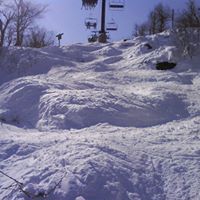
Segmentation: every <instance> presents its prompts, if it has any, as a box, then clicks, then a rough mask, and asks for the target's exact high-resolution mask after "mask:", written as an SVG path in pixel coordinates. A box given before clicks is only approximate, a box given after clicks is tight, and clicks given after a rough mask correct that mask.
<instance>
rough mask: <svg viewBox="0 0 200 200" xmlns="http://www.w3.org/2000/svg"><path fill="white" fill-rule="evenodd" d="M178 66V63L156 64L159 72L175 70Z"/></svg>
mask: <svg viewBox="0 0 200 200" xmlns="http://www.w3.org/2000/svg"><path fill="white" fill-rule="evenodd" d="M175 66H176V63H169V62H159V63H157V64H156V69H157V70H167V69H173V68H174V67H175Z"/></svg>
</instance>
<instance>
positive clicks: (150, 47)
mask: <svg viewBox="0 0 200 200" xmlns="http://www.w3.org/2000/svg"><path fill="white" fill-rule="evenodd" d="M144 46H145V47H147V49H153V47H152V46H151V45H150V44H148V43H146V44H145V45H144Z"/></svg>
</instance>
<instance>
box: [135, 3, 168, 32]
mask: <svg viewBox="0 0 200 200" xmlns="http://www.w3.org/2000/svg"><path fill="white" fill-rule="evenodd" d="M170 20H171V10H170V8H169V7H168V6H164V5H163V4H162V3H159V4H157V5H156V6H155V7H154V9H153V10H152V11H151V12H150V14H149V16H148V20H147V21H146V22H145V23H143V24H141V25H137V26H135V29H137V30H135V32H137V34H138V35H146V34H155V33H160V32H163V31H165V30H166V29H167V28H168V25H169V21H170Z"/></svg>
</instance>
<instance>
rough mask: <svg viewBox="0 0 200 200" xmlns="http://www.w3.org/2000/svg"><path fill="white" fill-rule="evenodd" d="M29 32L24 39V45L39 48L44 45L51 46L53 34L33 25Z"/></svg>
mask: <svg viewBox="0 0 200 200" xmlns="http://www.w3.org/2000/svg"><path fill="white" fill-rule="evenodd" d="M29 32H30V33H29V34H28V36H27V37H26V39H25V46H28V47H33V48H41V47H45V46H51V45H53V44H54V38H55V36H54V34H53V32H49V31H47V30H45V29H44V28H40V27H38V26H36V27H33V28H32V29H30V31H29Z"/></svg>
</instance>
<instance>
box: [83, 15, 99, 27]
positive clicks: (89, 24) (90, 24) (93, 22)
mask: <svg viewBox="0 0 200 200" xmlns="http://www.w3.org/2000/svg"><path fill="white" fill-rule="evenodd" d="M85 26H86V28H87V29H91V28H93V29H96V28H97V20H96V19H95V18H92V17H89V18H86V19H85Z"/></svg>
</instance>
